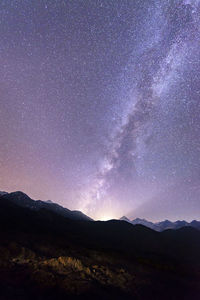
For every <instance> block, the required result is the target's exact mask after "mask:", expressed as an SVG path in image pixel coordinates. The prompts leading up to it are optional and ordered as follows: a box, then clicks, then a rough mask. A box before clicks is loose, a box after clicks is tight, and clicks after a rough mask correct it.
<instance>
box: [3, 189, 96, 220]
mask: <svg viewBox="0 0 200 300" xmlns="http://www.w3.org/2000/svg"><path fill="white" fill-rule="evenodd" d="M2 197H3V199H6V200H9V201H12V202H13V203H15V204H17V205H20V206H22V207H27V208H30V209H31V210H35V211H38V210H40V209H41V208H45V209H47V210H51V211H54V212H56V213H57V214H59V215H62V216H64V217H67V218H69V219H74V220H88V221H89V220H92V219H91V218H89V217H88V216H86V215H84V214H83V213H82V212H80V211H71V210H69V209H67V208H64V207H62V206H61V205H59V204H57V203H53V202H52V201H51V200H48V201H41V200H32V199H31V198H30V197H29V196H28V195H26V194H25V193H23V192H20V191H17V192H13V193H6V194H3V195H2Z"/></svg>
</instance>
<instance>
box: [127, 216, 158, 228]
mask: <svg viewBox="0 0 200 300" xmlns="http://www.w3.org/2000/svg"><path fill="white" fill-rule="evenodd" d="M131 224H133V225H137V224H140V225H144V226H146V227H149V228H151V229H154V230H155V224H154V223H152V222H149V221H147V220H145V219H140V218H137V219H135V220H132V221H131Z"/></svg>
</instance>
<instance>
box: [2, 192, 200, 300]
mask: <svg viewBox="0 0 200 300" xmlns="http://www.w3.org/2000/svg"><path fill="white" fill-rule="evenodd" d="M32 201H33V200H31V199H30V198H29V197H28V196H27V195H25V194H23V193H11V194H9V195H7V197H6V196H5V195H4V196H1V197H0V269H1V272H0V299H20V300H24V299H45V300H46V299H50V300H53V299H139V300H142V299H144V300H145V299H150V300H151V299H188V300H189V299H198V297H199V294H200V286H199V279H200V275H199V274H200V231H199V230H197V229H195V228H192V227H189V226H188V227H184V228H181V229H178V230H171V229H169V230H165V231H163V232H156V231H154V230H152V229H150V228H147V227H145V226H143V225H140V224H139V225H132V224H130V223H128V222H126V221H118V220H111V221H107V222H101V221H97V222H95V221H93V222H91V221H88V219H84V220H83V219H81V220H80V219H78V220H75V219H73V218H71V217H69V218H68V217H66V215H65V216H64V215H61V214H59V213H57V211H54V210H51V209H49V205H50V206H51V205H53V204H52V203H48V205H44V206H43V205H40V202H39V206H38V201H33V202H32ZM22 203H23V205H22ZM27 203H29V204H27ZM46 204H47V203H46ZM34 205H36V207H37V209H35V206H34Z"/></svg>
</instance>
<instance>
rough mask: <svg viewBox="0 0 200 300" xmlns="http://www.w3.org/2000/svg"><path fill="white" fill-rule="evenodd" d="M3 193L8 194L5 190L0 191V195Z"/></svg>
mask: <svg viewBox="0 0 200 300" xmlns="http://www.w3.org/2000/svg"><path fill="white" fill-rule="evenodd" d="M5 194H8V193H7V192H4V191H0V196H3V195H5Z"/></svg>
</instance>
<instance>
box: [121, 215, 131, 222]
mask: <svg viewBox="0 0 200 300" xmlns="http://www.w3.org/2000/svg"><path fill="white" fill-rule="evenodd" d="M120 221H126V222H129V223H131V220H129V219H128V218H127V217H125V216H123V217H121V218H120Z"/></svg>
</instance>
